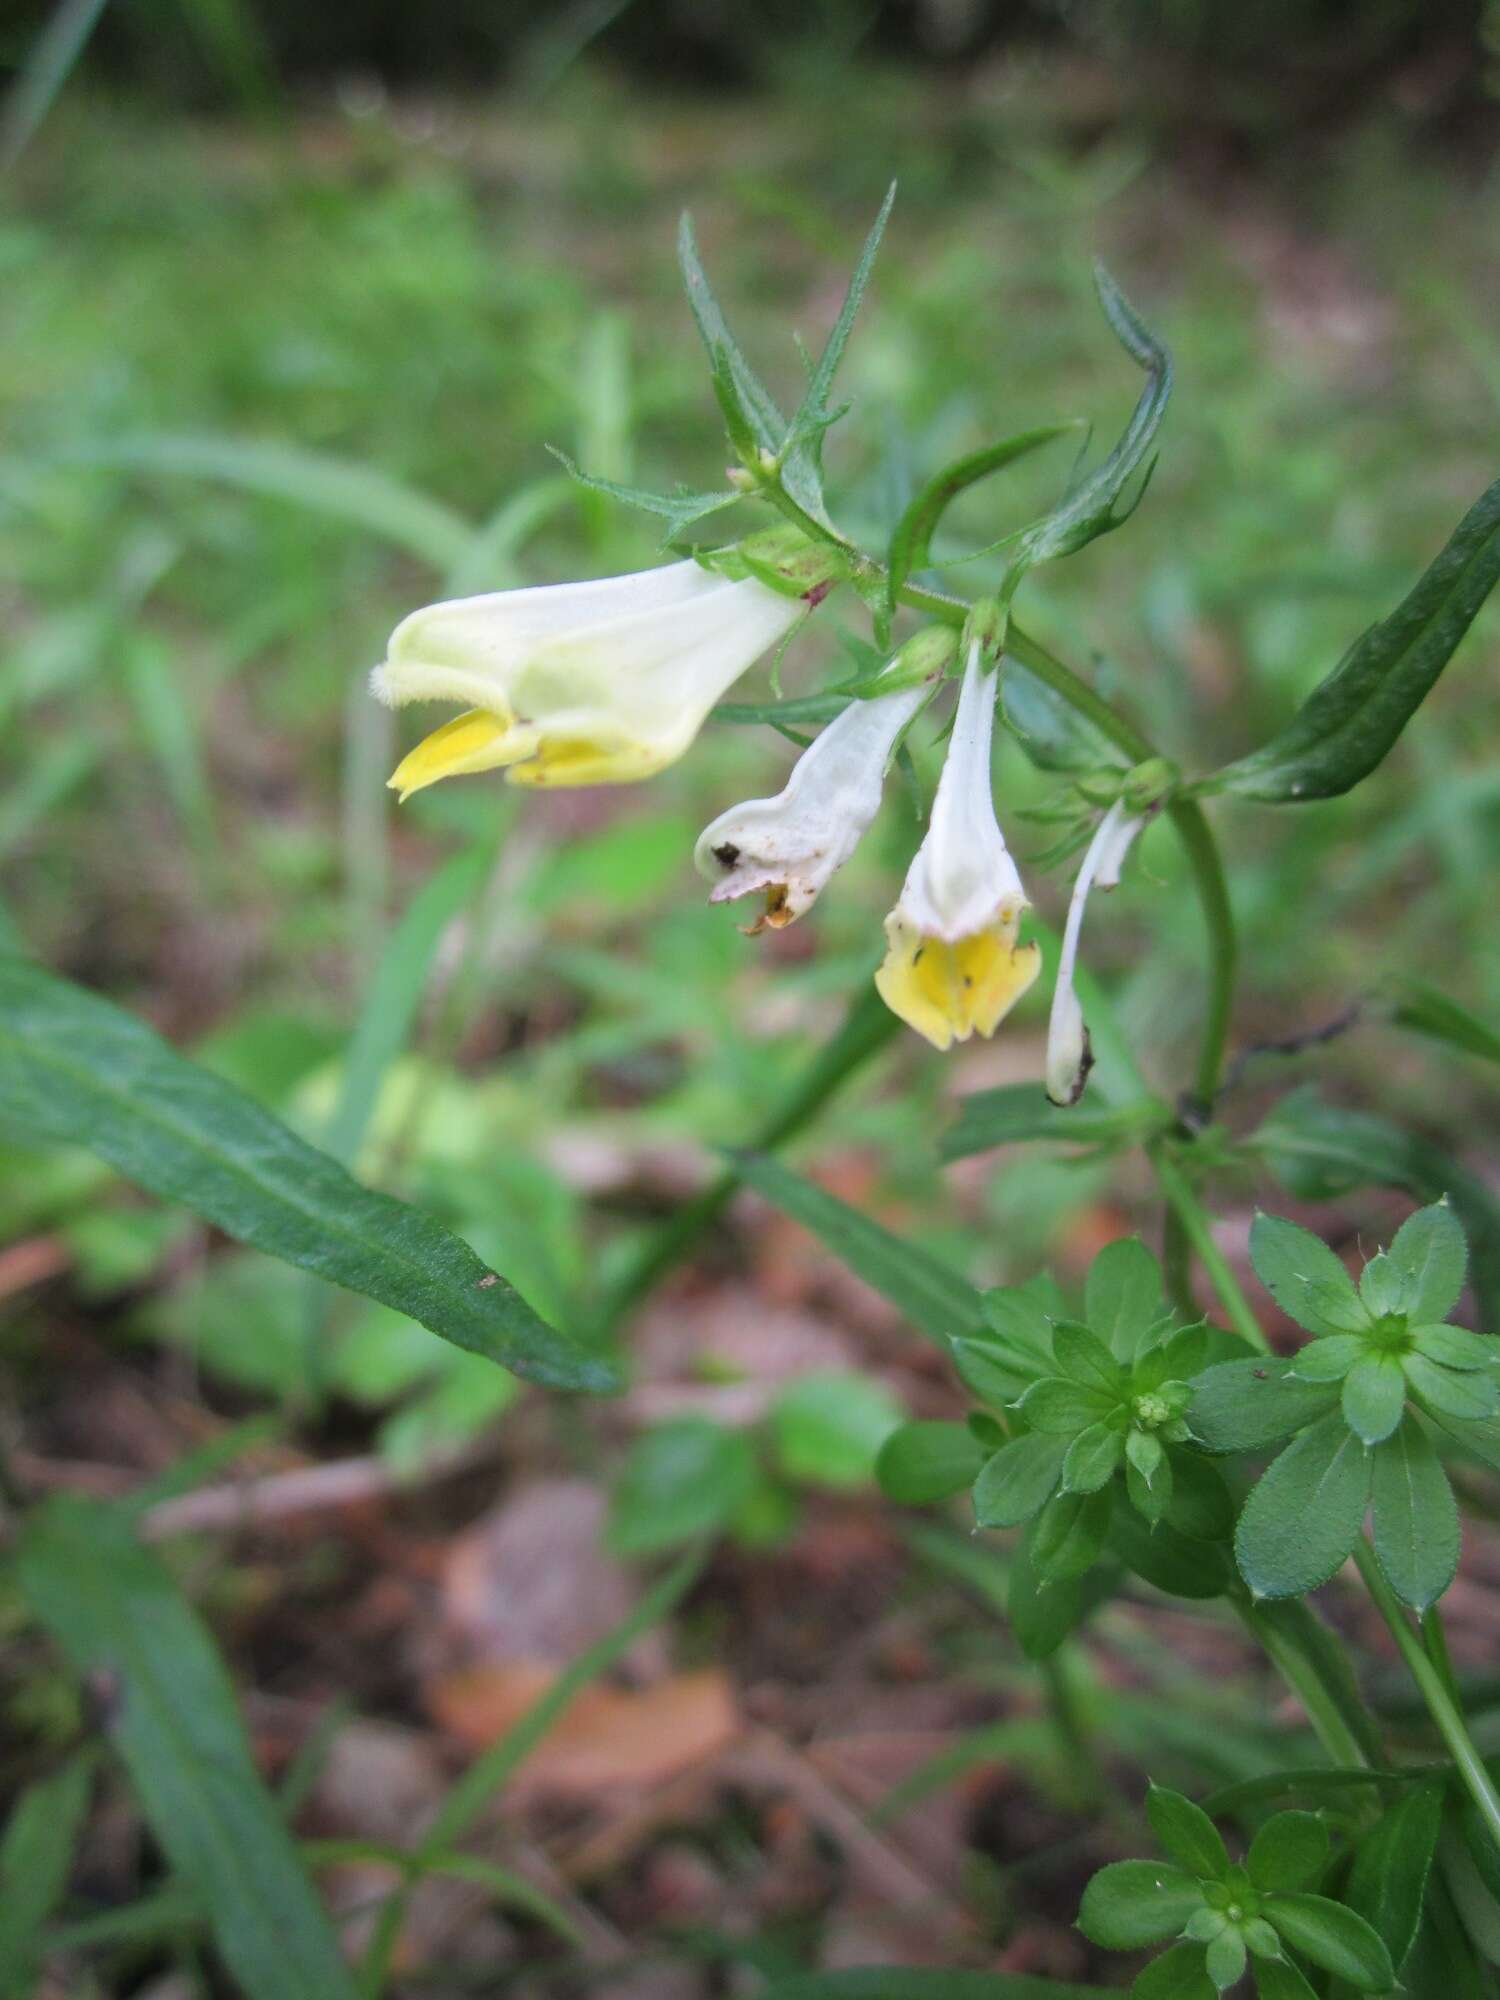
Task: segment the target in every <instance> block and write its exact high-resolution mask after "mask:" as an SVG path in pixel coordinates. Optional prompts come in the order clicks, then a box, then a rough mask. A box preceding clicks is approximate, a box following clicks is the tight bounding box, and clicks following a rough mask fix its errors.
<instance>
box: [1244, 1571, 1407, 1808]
mask: <svg viewBox="0 0 1500 2000" xmlns="http://www.w3.org/2000/svg"><path fill="white" fill-rule="evenodd" d="M1291 1608H1292V1607H1290V1606H1286V1605H1269V1604H1257V1603H1256V1602H1255V1600H1254V1599H1253V1598H1251V1597H1249V1596H1245V1597H1241V1598H1237V1599H1236V1601H1235V1609H1236V1611H1238V1613H1239V1615H1240V1618H1241V1621H1242V1622H1243V1624H1244V1626H1245V1629H1246V1631H1247V1632H1248V1633H1249V1634H1250V1636H1251V1638H1252V1639H1254V1640H1255V1642H1256V1644H1257V1645H1259V1646H1260V1647H1261V1648H1262V1650H1263V1651H1264V1653H1265V1655H1266V1657H1267V1659H1269V1660H1270V1662H1271V1664H1272V1666H1273V1667H1275V1669H1276V1671H1277V1673H1279V1674H1280V1675H1281V1678H1282V1679H1283V1680H1284V1681H1285V1682H1286V1684H1287V1686H1288V1687H1289V1688H1290V1689H1291V1690H1292V1693H1293V1694H1294V1695H1296V1697H1297V1699H1298V1700H1299V1701H1300V1702H1301V1704H1302V1706H1303V1708H1304V1709H1305V1710H1306V1711H1307V1719H1308V1721H1309V1722H1310V1723H1311V1724H1312V1726H1313V1731H1314V1733H1315V1734H1316V1736H1317V1739H1318V1741H1319V1742H1320V1743H1321V1744H1322V1746H1323V1748H1324V1749H1325V1750H1326V1751H1327V1753H1328V1755H1329V1757H1330V1758H1331V1759H1332V1761H1333V1762H1334V1763H1335V1764H1337V1765H1340V1766H1342V1767H1346V1768H1353V1769H1358V1768H1360V1767H1362V1766H1366V1765H1374V1764H1377V1763H1378V1762H1379V1761H1380V1758H1379V1743H1378V1740H1377V1739H1376V1738H1375V1735H1374V1730H1373V1727H1370V1726H1368V1725H1367V1723H1366V1721H1365V1718H1363V1717H1362V1715H1361V1713H1360V1711H1359V1709H1358V1707H1357V1706H1356V1705H1355V1704H1354V1703H1353V1702H1351V1701H1350V1700H1349V1698H1348V1690H1341V1689H1340V1688H1339V1687H1338V1686H1337V1685H1336V1684H1335V1680H1334V1676H1333V1674H1332V1673H1331V1672H1330V1671H1329V1668H1328V1664H1327V1662H1326V1661H1320V1660H1319V1659H1318V1657H1317V1653H1316V1650H1315V1649H1314V1648H1313V1647H1312V1646H1311V1645H1309V1644H1308V1643H1306V1641H1305V1635H1303V1634H1302V1633H1301V1632H1300V1631H1299V1630H1298V1628H1297V1627H1296V1626H1295V1625H1294V1624H1293V1623H1292V1622H1291V1621H1289V1620H1288V1619H1286V1618H1285V1617H1284V1616H1281V1615H1280V1614H1282V1613H1284V1612H1285V1611H1287V1610H1289V1609H1291ZM1296 1608H1297V1609H1298V1610H1302V1611H1305V1610H1306V1607H1305V1606H1303V1605H1299V1606H1297V1607H1296ZM1307 1616H1308V1618H1309V1619H1310V1618H1311V1617H1312V1613H1311V1612H1308V1613H1307Z"/></svg>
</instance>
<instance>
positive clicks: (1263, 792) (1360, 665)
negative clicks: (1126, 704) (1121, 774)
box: [1202, 479, 1500, 804]
mask: <svg viewBox="0 0 1500 2000" xmlns="http://www.w3.org/2000/svg"><path fill="white" fill-rule="evenodd" d="M1497 580H1500V479H1497V480H1496V481H1495V483H1494V485H1493V486H1491V487H1490V488H1489V489H1488V490H1487V491H1486V492H1484V493H1482V494H1481V495H1480V497H1479V499H1478V500H1476V501H1475V503H1474V505H1473V506H1472V507H1471V508H1470V509H1469V511H1468V513H1467V514H1465V516H1464V517H1463V519H1462V520H1461V521H1460V522H1459V524H1458V526H1457V527H1456V528H1455V529H1454V531H1453V534H1452V537H1451V539H1450V540H1449V542H1448V544H1447V546H1446V547H1445V548H1444V549H1443V550H1442V551H1441V553H1440V554H1439V555H1438V556H1437V557H1436V558H1435V559H1434V560H1433V562H1432V563H1431V564H1430V566H1429V567H1428V569H1427V570H1426V571H1425V572H1424V574H1423V575H1422V576H1421V578H1420V579H1419V580H1418V582H1417V583H1416V584H1415V585H1414V586H1413V588H1412V589H1411V591H1410V592H1409V593H1408V594H1407V596H1406V597H1405V598H1404V599H1403V600H1402V602H1401V603H1400V604H1398V605H1397V607H1396V609H1395V610H1394V611H1393V612H1391V614H1390V616H1389V617H1387V618H1383V619H1382V620H1381V621H1380V622H1379V623H1378V624H1376V625H1372V626H1371V627H1370V628H1369V630H1368V631H1367V632H1365V633H1364V634H1362V635H1361V637H1360V638H1358V639H1356V640H1355V642H1354V644H1353V645H1352V646H1351V647H1350V648H1349V651H1348V652H1347V653H1346V654H1345V655H1344V657H1343V659H1342V660H1341V661H1340V662H1339V664H1338V665H1337V666H1336V667H1335V668H1334V669H1333V672H1332V673H1331V674H1329V675H1328V677H1327V679H1326V680H1324V681H1322V682H1321V683H1320V684H1319V685H1318V686H1317V687H1316V688H1315V689H1314V690H1313V692H1312V693H1311V694H1310V695H1309V696H1308V698H1307V700H1306V701H1305V702H1304V703H1303V704H1302V706H1301V708H1300V709H1298V711H1297V713H1296V714H1295V715H1294V716H1293V718H1292V720H1291V721H1290V722H1289V723H1288V724H1287V726H1286V728H1285V729H1283V730H1282V731H1281V733H1280V734H1279V735H1277V736H1274V737H1273V738H1272V739H1271V741H1270V742H1269V743H1267V744H1265V745H1264V746H1263V747H1262V748H1261V749H1259V750H1256V751H1253V752H1252V753H1251V754H1250V755H1249V756H1248V757H1241V758H1240V759H1239V760H1238V762H1236V763H1233V764H1230V765H1227V766H1226V767H1225V768H1224V769H1223V770H1222V771H1219V772H1218V773H1216V774H1215V775H1214V776H1213V777H1211V778H1209V779H1207V780H1205V781H1204V784H1203V786H1202V789H1203V790H1206V791H1221V792H1237V793H1238V794H1239V795H1240V796H1241V797H1243V798H1251V799H1263V800H1265V801H1267V802H1268V803H1271V804H1294V803H1296V802H1298V801H1300V800H1304V799H1331V798H1336V797H1337V796H1338V795H1339V793H1341V792H1347V791H1348V790H1350V788H1351V787H1352V786H1354V785H1357V784H1358V783H1359V781H1360V779H1361V778H1365V777H1368V776H1369V774H1370V772H1371V771H1373V770H1374V769H1375V767H1376V765H1377V764H1379V763H1380V761H1381V760H1382V758H1383V757H1385V755H1386V753H1387V752H1388V751H1389V750H1390V749H1391V747H1392V745H1393V744H1394V743H1395V741H1396V739H1397V738H1398V737H1399V736H1400V734H1401V732H1402V730H1403V729H1404V728H1405V727H1406V725H1407V723H1408V722H1410V720H1411V718H1412V716H1413V715H1414V714H1415V713H1416V711H1417V709H1418V707H1419V706H1420V705H1421V703H1422V701H1423V700H1424V699H1425V697H1426V696H1427V694H1428V693H1429V692H1430V691H1431V689H1432V687H1433V685H1434V684H1435V682H1436V681H1437V678H1438V675H1439V674H1441V673H1442V671H1443V669H1444V667H1446V666H1447V664H1448V662H1449V660H1450V659H1451V658H1452V657H1453V654H1454V652H1455V650H1456V649H1457V647H1458V644H1459V642H1460V640H1461V639H1462V638H1463V636H1464V634H1465V633H1466V632H1467V631H1468V629H1469V627H1470V625H1472V624H1473V622H1474V619H1475V617H1476V616H1477V614H1478V612H1479V608H1480V606H1481V605H1482V604H1483V603H1484V601H1485V599H1486V598H1487V597H1488V596H1489V594H1490V592H1491V590H1492V589H1493V588H1494V586H1495V583H1496V581H1497Z"/></svg>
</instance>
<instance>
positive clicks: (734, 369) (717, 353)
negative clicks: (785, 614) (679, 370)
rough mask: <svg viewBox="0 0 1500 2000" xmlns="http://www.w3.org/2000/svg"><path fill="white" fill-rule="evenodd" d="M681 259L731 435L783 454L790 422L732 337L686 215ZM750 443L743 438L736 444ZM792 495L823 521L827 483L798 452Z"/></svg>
mask: <svg viewBox="0 0 1500 2000" xmlns="http://www.w3.org/2000/svg"><path fill="white" fill-rule="evenodd" d="M677 257H678V262H679V263H680V264H681V266H682V278H683V283H684V284H685V285H686V287H687V295H688V304H689V305H690V306H691V307H692V309H693V318H694V319H695V320H696V321H697V324H698V332H699V334H700V335H701V336H702V340H703V345H704V347H705V348H706V349H707V350H708V358H709V362H710V365H711V366H712V368H713V371H714V389H715V394H716V395H717V396H718V397H719V401H720V404H721V407H722V408H723V409H724V414H725V419H726V422H728V424H729V426H730V429H731V431H733V430H735V429H736V428H737V427H738V428H741V429H742V432H748V437H749V440H750V441H751V442H753V443H754V444H755V445H756V446H758V447H759V448H760V449H761V450H763V451H769V452H771V453H773V454H774V453H777V452H779V451H780V450H781V447H782V445H783V444H784V443H785V442H786V436H787V421H786V418H785V417H784V416H783V415H782V414H781V411H780V410H779V409H778V408H777V406H776V399H775V398H774V397H773V396H772V394H771V392H770V390H769V389H768V388H767V387H766V385H765V384H764V382H762V381H761V379H760V377H759V376H758V375H757V374H756V372H755V370H754V369H753V368H752V367H751V366H750V363H749V362H748V361H747V360H746V358H745V356H744V354H743V352H742V351H741V349H740V346H739V343H738V342H737V341H736V340H735V338H734V335H733V334H732V333H731V332H730V331H729V323H728V321H727V320H726V319H725V317H724V313H723V309H722V308H721V307H720V305H719V302H718V300H717V299H716V298H715V297H714V291H713V287H712V285H710V283H709V282H708V273H707V272H706V271H705V270H704V268H703V260H702V259H701V258H700V257H699V255H698V242H697V238H696V237H695V236H694V234H693V223H692V217H691V216H688V215H684V216H683V218H682V223H681V226H680V227H679V229H678V232H677ZM736 442H737V443H742V442H744V437H743V435H742V436H741V437H740V438H739V439H737V440H736ZM782 481H783V483H784V485H785V487H786V490H787V492H788V493H789V494H790V495H791V497H792V498H793V499H794V500H795V501H796V502H797V504H798V506H799V507H803V508H805V509H806V510H807V512H808V513H810V514H811V515H813V517H814V518H815V519H817V520H822V519H823V491H822V482H821V480H820V479H819V478H818V476H817V472H816V469H815V467H814V466H813V465H812V464H811V463H810V462H809V460H808V458H807V456H806V454H805V453H802V452H797V451H793V452H791V453H790V454H789V455H788V458H787V461H786V464H785V465H784V466H783V467H782Z"/></svg>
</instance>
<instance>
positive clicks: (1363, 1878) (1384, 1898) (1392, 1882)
mask: <svg viewBox="0 0 1500 2000" xmlns="http://www.w3.org/2000/svg"><path fill="white" fill-rule="evenodd" d="M1442 1821H1443V1794H1442V1790H1441V1788H1440V1787H1439V1786H1436V1785H1424V1786H1422V1787H1421V1789H1420V1790H1418V1791H1414V1792H1412V1793H1411V1794H1410V1795H1409V1796H1408V1797H1407V1798H1404V1799H1402V1800H1400V1801H1399V1802H1398V1803H1397V1804H1394V1805H1390V1806H1387V1807H1386V1809H1385V1811H1384V1812H1383V1813H1382V1815H1381V1817H1380V1819H1379V1821H1378V1822H1377V1823H1376V1824H1375V1825H1374V1826H1373V1827H1372V1828H1371V1829H1370V1831H1369V1832H1368V1833H1367V1834H1365V1835H1364V1837H1363V1839H1362V1840H1361V1841H1360V1843H1359V1845H1358V1847H1356V1848H1355V1850H1354V1866H1353V1867H1352V1868H1351V1869H1350V1871H1349V1878H1348V1881H1347V1882H1346V1883H1345V1886H1344V1896H1343V1900H1344V1901H1345V1902H1346V1903H1347V1904H1348V1905H1349V1907H1350V1909H1351V1910H1353V1911H1354V1912H1355V1914H1356V1915H1357V1916H1361V1917H1363V1918H1364V1920H1365V1922H1366V1923H1367V1924H1370V1925H1371V1926H1373V1928H1374V1929H1375V1930H1376V1931H1377V1932H1378V1933H1379V1935H1380V1937H1381V1939H1382V1941H1383V1942H1384V1944H1385V1948H1386V1950H1387V1951H1388V1952H1389V1953H1390V1955H1391V1964H1392V1965H1393V1966H1394V1967H1395V1968H1396V1970H1397V1972H1399V1971H1400V1970H1401V1967H1402V1964H1403V1962H1404V1960H1405V1958H1406V1954H1407V1953H1408V1952H1409V1951H1410V1950H1411V1947H1412V1943H1413V1941H1414V1939H1415V1938H1416V1935H1417V1925H1418V1923H1419V1922H1420V1921H1421V1916H1422V1901H1423V1897H1424V1895H1425V1893H1426V1889H1427V1877H1428V1874H1429V1872H1430V1870H1431V1868H1432V1857H1433V1854H1434V1852H1435V1851H1436V1848H1437V1841H1438V1833H1439V1831H1440V1829H1441V1827H1442Z"/></svg>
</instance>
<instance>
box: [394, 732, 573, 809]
mask: <svg viewBox="0 0 1500 2000" xmlns="http://www.w3.org/2000/svg"><path fill="white" fill-rule="evenodd" d="M535 747H536V740H535V738H534V737H532V736H531V735H529V734H528V732H527V731H525V730H518V729H517V728H516V725H515V720H514V718H513V717H511V716H506V715H495V714H492V713H491V711H490V710H489V709H487V708H471V709H469V710H467V711H466V713H465V714H463V715H456V716H454V718H453V720H452V721H451V722H445V723H444V724H443V726H442V728H441V729H434V730H433V732H432V734H431V735H430V736H424V737H423V739H422V741H421V742H420V743H419V744H418V745H417V747H416V749H415V750H409V751H408V752H407V754H406V755H405V756H404V757H403V758H402V759H401V762H400V763H399V764H398V765H397V766H396V768H395V770H394V771H392V773H391V775H390V777H389V778H387V779H386V783H387V785H388V786H389V787H390V789H391V790H392V791H393V792H399V793H400V795H401V803H402V804H403V805H405V803H406V801H407V800H408V799H409V798H410V797H411V795H412V793H413V792H420V791H422V790H423V789H424V788H425V787H426V786H428V785H435V784H436V783H437V782H438V780H439V778H457V777H461V776H464V775H466V774H467V773H469V772H472V771H496V770H499V769H500V768H501V766H502V765H505V764H514V763H515V762H516V760H517V759H518V758H520V757H525V756H526V755H527V754H528V753H529V752H530V751H532V750H533V749H535Z"/></svg>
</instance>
